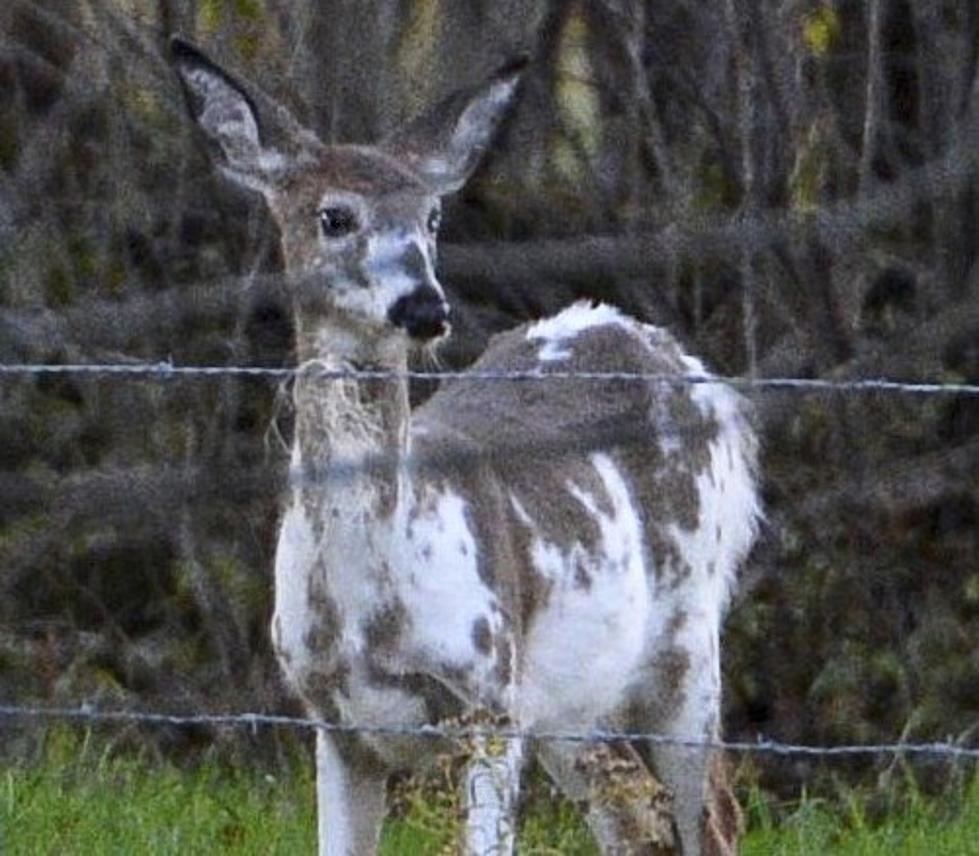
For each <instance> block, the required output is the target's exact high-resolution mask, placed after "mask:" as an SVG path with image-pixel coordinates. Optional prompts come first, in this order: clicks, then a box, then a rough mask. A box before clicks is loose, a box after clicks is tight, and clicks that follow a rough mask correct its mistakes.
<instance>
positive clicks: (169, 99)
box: [0, 0, 979, 788]
mask: <svg viewBox="0 0 979 856" xmlns="http://www.w3.org/2000/svg"><path fill="white" fill-rule="evenodd" d="M172 33H180V34H182V35H184V36H185V37H188V38H190V39H193V40H195V41H196V42H197V43H198V44H200V45H201V46H202V47H203V48H204V49H205V50H207V51H208V52H210V53H211V54H212V55H214V56H215V57H216V58H218V59H219V60H220V61H221V62H222V63H223V64H225V65H226V66H227V67H229V68H232V69H234V70H235V71H236V72H237V73H239V74H240V75H241V76H242V77H244V78H247V79H249V80H252V81H256V82H257V83H258V85H259V87H260V88H261V89H262V90H263V91H264V92H265V93H267V94H269V95H271V96H273V97H275V98H277V99H279V100H281V101H282V102H283V103H285V104H287V105H288V106H289V107H290V109H291V110H293V111H294V112H295V113H296V114H297V115H298V116H300V117H301V119H302V120H303V121H304V122H305V123H306V124H308V125H309V126H311V127H313V128H315V129H316V130H317V131H318V132H319V133H320V134H321V135H322V136H323V137H324V138H325V139H328V140H331V141H337V142H346V141H359V142H362V141H369V140H374V139H377V138H378V137H379V136H381V135H383V134H384V133H385V132H386V131H389V130H390V129H392V128H393V127H396V126H397V125H398V124H399V123H400V122H401V121H403V120H405V119H406V118H408V117H410V116H412V115H413V114H414V113H415V112H416V111H417V110H418V109H420V108H421V107H422V106H424V105H426V104H428V103H430V102H431V101H433V100H434V99H436V98H437V97H439V96H440V95H443V94H445V93H447V92H449V91H451V90H452V89H453V88H455V87H457V86H461V85H467V84H471V83H474V82H476V81H479V80H481V79H483V78H484V77H485V76H486V75H487V74H488V73H489V72H491V71H492V70H493V69H494V68H495V67H497V66H498V65H499V64H501V63H502V62H504V61H506V60H507V59H508V58H510V57H512V56H513V55H515V54H517V53H520V52H526V53H527V54H529V56H530V57H531V65H530V70H529V72H528V74H527V77H526V79H525V81H524V84H523V86H522V89H521V93H520V97H519V99H518V103H517V105H516V108H515V110H514V113H513V115H512V116H511V117H510V119H509V120H508V122H507V124H506V126H505V128H504V130H503V133H502V134H501V137H500V139H499V140H498V141H497V144H496V146H495V147H494V149H493V151H492V152H491V153H490V154H489V156H488V157H487V159H486V162H485V163H484V164H483V166H482V168H481V170H480V172H479V173H478V175H477V177H476V178H475V179H474V181H473V182H472V183H471V184H470V185H469V186H468V187H467V188H466V189H465V190H464V191H463V192H462V194H461V195H460V196H458V197H457V198H454V199H453V200H451V201H450V202H449V204H448V206H447V210H446V213H445V217H444V228H443V237H442V249H441V278H442V281H443V283H444V284H445V285H446V286H447V290H448V292H449V294H450V300H451V302H452V303H453V306H454V311H455V317H456V321H457V323H456V328H455V335H454V337H453V340H452V341H451V343H450V344H449V345H448V347H447V348H445V349H444V351H443V360H444V363H445V364H446V365H447V366H448V367H451V368H455V367H462V366H465V365H466V364H467V363H468V362H470V361H472V360H473V359H474V358H475V357H476V356H477V355H478V354H479V353H480V351H481V350H482V348H483V347H484V345H485V343H486V341H487V339H488V337H489V336H490V335H492V334H493V333H494V332H496V331H499V330H502V329H505V328H507V327H510V326H513V325H515V324H516V323H518V322H520V321H522V320H524V319H528V318H533V317H537V316H539V315H541V314H544V313H547V312H551V311H554V310H556V309H557V308H559V307H561V306H563V305H565V304H567V303H568V302H570V301H571V300H572V299H574V298H578V297H592V298H596V299H602V300H608V301H611V302H614V303H616V304H617V305H619V306H621V307H622V308H623V309H625V310H626V311H628V312H631V313H634V314H636V315H638V316H640V317H642V318H644V319H645V320H648V321H651V322H654V323H658V324H663V325H665V326H667V327H669V328H670V329H671V330H673V331H674V332H675V333H676V334H677V335H678V336H679V337H680V338H681V339H682V340H683V341H684V342H685V343H686V344H687V346H688V348H689V349H690V350H691V352H693V353H696V354H699V355H700V356H702V357H704V358H705V360H706V362H707V363H708V364H709V365H710V367H711V368H712V369H714V370H716V371H718V372H720V373H722V374H728V375H740V376H745V377H775V376H780V377H806V378H824V379H832V380H846V379H853V378H867V377H879V376H886V377H889V378H892V379H899V380H907V381H916V380H929V381H936V382H948V383H952V382H967V383H973V384H975V383H979V288H977V278H979V267H977V264H976V260H977V249H979V236H977V230H976V215H977V206H979V195H977V192H979V169H977V159H976V154H975V152H976V149H977V142H979V73H977V72H979V7H977V5H976V4H975V3H972V2H969V0H929V1H928V2H909V0H867V2H850V0H831V2H823V3H819V2H811V0H716V2H711V3H705V2H701V0H656V2H643V0H522V2H517V0H467V2H457V0H333V2H330V3H326V2H321V0H6V2H4V3H3V4H2V6H0V362H2V363H5V364H22V363H130V362H133V363H135V362H145V361H150V362H157V361H161V360H172V361H173V363H175V364H177V365H249V366H266V367H281V366H289V365H290V364H291V361H292V342H291V339H290V319H289V310H288V304H287V301H286V300H285V299H284V298H283V296H282V292H281V289H280V288H279V287H278V277H277V274H278V273H279V271H280V270H281V259H280V257H279V255H278V250H277V241H276V234H275V230H274V227H273V226H272V224H271V223H270V221H269V217H268V215H267V213H266V212H265V211H264V209H263V205H262V203H261V202H260V200H259V199H258V198H257V197H254V196H251V195H249V194H247V193H245V192H243V191H241V190H238V189H236V188H235V187H234V186H232V185H231V184H230V183H227V182H225V181H223V180H222V179H221V178H220V177H219V176H217V175H216V174H215V173H214V172H213V171H212V169H211V167H210V165H209V163H208V161H207V158H206V155H205V151H204V147H203V143H202V140H201V139H200V138H199V137H198V136H196V135H195V132H194V130H193V129H192V128H191V125H190V122H189V121H187V119H186V116H185V113H184V109H183V105H182V102H181V96H180V93H179V91H178V87H177V84H176V80H175V78H174V77H173V75H172V72H171V71H170V69H169V68H168V66H167V64H166V62H165V59H164V53H165V45H166V40H167V38H168V36H169V35H170V34H172ZM425 387H426V384H419V388H418V390H417V395H418V396H419V397H420V396H423V395H424V394H425V393H426V389H425ZM288 392H289V390H288V384H287V383H285V382H279V381H274V380H272V381H270V380H269V379H268V378H242V377H209V378H193V379H188V378H184V379H174V378H171V379H168V380H165V381H164V380H161V379H159V378H146V377H143V378H137V377H120V376H114V375H108V376H102V375H50V374H42V375H30V374H28V375H23V374H17V375H12V374H4V375H2V376H0V699H2V700H3V701H4V702H6V703H20V704H31V703H39V704H48V705H71V706H74V705H78V704H80V703H87V704H93V705H97V706H101V707H106V708H130V707H132V708H140V709H154V710H171V711H183V712H187V711H205V710H222V711H224V710H261V711H267V712H289V713H298V712H299V711H298V707H297V706H296V703H295V701H294V700H291V699H290V698H289V697H288V695H287V693H286V692H285V691H284V689H283V687H282V685H281V683H280V680H279V678H278V675H277V669H276V666H275V664H274V662H273V658H272V656H271V653H270V648H269V640H268V632H267V624H268V618H269V609H270V595H271V568H272V552H273V545H274V534H275V526H276V510H277V504H278V499H279V496H280V494H281V490H282V487H283V483H284V474H285V463H286V456H285V445H284V443H285V442H287V441H288V437H289V435H290V430H291V427H290V403H289V394H288ZM746 392H747V394H748V395H750V397H751V398H752V399H753V401H754V403H755V406H756V410H757V414H758V421H759V427H760V433H761V436H762V440H763V463H762V475H763V480H764V495H765V505H766V509H767V513H768V520H769V522H768V525H767V527H766V530H765V532H764V533H763V538H762V542H761V544H760V545H759V547H758V548H757V549H756V550H755V552H754V554H753V556H752V558H751V561H750V562H749V566H748V567H747V568H746V569H745V576H744V584H743V586H742V588H741V590H740V592H739V594H738V598H737V603H736V605H735V608H734V609H733V611H732V613H731V615H730V617H729V620H728V625H727V631H726V636H725V648H724V675H725V687H726V690H725V692H726V718H725V732H726V735H727V736H728V737H730V738H747V739H753V738H754V736H755V735H757V734H765V735H769V736H773V737H776V738H778V739H780V740H784V741H790V742H805V743H813V744H832V743H838V742H864V741H869V742H878V741H881V742H889V741H893V740H897V739H908V740H930V739H946V738H951V739H953V740H957V741H959V742H961V743H962V744H963V745H968V746H977V745H979V733H977V731H979V644H977V640H979V397H976V396H967V395H958V396H953V395H935V396H923V395H919V396H912V395H907V394H893V393H890V394H884V393H879V392H877V393H871V392H818V393H817V392H812V391H806V392H800V391H798V390H771V389H754V390H752V389H748V390H747V391H746ZM123 733H124V737H125V739H126V740H127V741H132V742H135V743H137V744H139V745H142V746H150V747H152V748H153V750H154V751H160V752H163V753H177V754H181V753H186V752H193V751H195V749H196V748H199V747H200V746H202V745H204V744H211V743H212V742H213V741H215V740H218V741H228V742H229V743H233V742H234V741H242V740H244V741H248V740H249V739H251V738H249V735H248V734H242V733H240V732H233V733H232V732H227V731H222V732H220V733H213V732H210V731H206V730H203V729H165V728H147V729H143V730H140V729H136V728H133V729H132V730H129V731H124V732H123ZM36 737H37V730H36V728H33V727H31V724H30V723H27V724H24V723H21V724H20V725H19V726H18V727H17V728H14V727H13V726H12V725H10V724H9V723H8V724H5V725H4V747H3V750H4V752H8V753H12V754H14V755H16V754H18V753H24V752H27V751H29V749H30V747H31V746H32V745H33V742H34V741H35V740H36ZM252 749H254V747H252ZM250 751H251V750H250ZM763 763H767V764H768V766H767V767H765V769H764V770H763V774H764V776H765V777H766V780H767V781H768V782H769V783H770V784H771V786H772V787H775V788H790V787H794V786H795V785H797V784H798V783H799V782H801V781H805V782H809V783H812V782H814V781H816V780H818V779H819V777H820V775H824V774H825V775H829V774H832V775H834V776H835V775H851V776H860V775H866V774H872V773H874V772H879V771H880V770H881V769H883V768H884V767H885V766H886V765H887V764H888V763H889V759H876V760H875V759H871V760H866V759H864V760H862V761H847V762H845V763H843V762H841V761H840V760H839V759H835V760H833V761H832V762H831V763H830V762H825V761H818V760H816V759H811V758H802V759H793V760H792V761H791V762H788V761H785V760H771V761H768V762H763ZM921 769H922V771H923V773H924V775H925V780H926V781H927V780H928V778H929V777H932V778H933V779H934V780H935V782H936V783H938V782H941V781H942V780H944V777H945V774H946V773H947V769H948V766H947V762H945V761H941V760H938V761H933V762H929V763H927V764H924V765H923V766H922V768H921Z"/></svg>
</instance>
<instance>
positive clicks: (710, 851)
mask: <svg viewBox="0 0 979 856" xmlns="http://www.w3.org/2000/svg"><path fill="white" fill-rule="evenodd" d="M703 650H706V651H711V652H712V651H716V646H714V647H711V646H710V645H706V646H705V647H704V649H703ZM664 659H668V658H664ZM660 690H661V692H660V693H659V700H660V703H659V704H657V703H656V702H655V701H653V702H652V703H651V704H650V705H649V706H648V707H647V708H645V709H640V710H639V711H638V713H639V716H638V718H637V719H636V721H634V722H633V725H634V727H636V728H637V729H638V730H641V731H646V732H650V733H653V734H657V735H661V736H662V737H664V738H666V739H667V741H668V740H669V739H670V738H675V739H676V740H677V741H680V742H685V741H704V742H708V743H710V742H714V741H716V740H717V739H718V737H719V722H720V717H721V702H720V674H719V669H718V667H717V664H716V659H715V658H714V657H712V656H708V657H706V658H703V661H702V662H699V663H698V662H697V661H696V660H693V659H692V658H691V661H690V668H689V669H687V670H686V671H685V673H684V675H683V677H682V679H680V680H679V681H674V682H672V686H667V685H666V684H661V685H660ZM663 699H670V700H671V701H670V703H668V704H666V705H664V704H662V700H663ZM648 749H649V754H650V756H651V760H652V767H653V770H654V771H655V772H656V775H657V776H659V777H660V778H661V779H662V780H663V781H664V782H666V783H667V784H668V785H669V786H670V788H671V789H672V791H673V795H674V797H675V799H676V823H677V828H678V830H679V833H680V838H681V840H682V842H683V852H684V853H688V854H703V856H728V854H734V853H736V852H737V840H738V835H739V834H740V831H741V825H742V818H741V810H740V808H739V806H738V802H737V800H736V799H735V797H734V793H733V791H732V790H731V787H730V784H729V780H728V775H727V768H726V763H725V759H724V756H723V754H722V753H720V752H719V751H717V750H711V749H708V748H705V747H703V746H686V745H677V744H671V743H669V742H665V743H660V742H650V743H649V745H648Z"/></svg>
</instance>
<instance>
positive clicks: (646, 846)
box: [537, 742, 681, 856]
mask: <svg viewBox="0 0 979 856" xmlns="http://www.w3.org/2000/svg"><path fill="white" fill-rule="evenodd" d="M537 756H538V758H539V759H540V762H541V764H543V766H544V769H545V770H546V771H547V773H548V775H549V776H550V777H551V778H552V779H553V780H554V782H555V783H556V784H557V785H558V787H560V788H561V790H562V791H563V792H564V794H565V796H567V797H568V798H569V799H571V800H572V801H573V802H575V803H578V804H579V805H581V806H582V807H583V808H584V811H585V820H586V822H587V823H588V828H589V829H590V830H591V833H592V835H593V836H594V837H595V841H596V842H597V844H598V846H599V849H600V850H601V852H602V853H603V854H606V856H640V854H642V856H668V854H669V856H674V854H678V853H680V852H681V851H680V847H679V837H678V836H677V832H676V827H675V824H674V820H673V798H672V795H671V794H670V792H669V790H668V789H667V788H666V787H664V786H663V785H662V784H661V783H660V782H659V781H658V780H657V779H656V778H655V777H654V776H653V775H652V774H651V773H650V771H649V768H648V767H647V766H646V765H645V764H644V763H643V760H642V758H641V757H640V755H639V753H638V752H637V751H636V750H635V748H634V747H633V746H632V745H630V744H628V743H623V742H617V743H596V744H593V745H582V744H580V743H579V744H573V743H561V742H551V743H542V744H540V746H539V747H538V749H537Z"/></svg>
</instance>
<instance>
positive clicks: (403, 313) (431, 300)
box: [388, 285, 449, 339]
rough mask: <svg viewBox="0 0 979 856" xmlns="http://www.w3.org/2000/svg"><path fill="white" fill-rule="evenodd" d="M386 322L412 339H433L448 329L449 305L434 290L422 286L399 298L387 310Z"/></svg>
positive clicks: (427, 286) (428, 286)
mask: <svg viewBox="0 0 979 856" xmlns="http://www.w3.org/2000/svg"><path fill="white" fill-rule="evenodd" d="M388 320H389V321H390V322H391V323H392V324H394V326H395V327H402V328H404V329H405V330H407V331H408V335H409V336H411V337H412V338H413V339H434V338H436V337H437V336H442V335H444V334H445V333H446V332H447V331H448V329H449V305H448V304H447V303H446V302H445V298H443V297H442V295H441V294H439V293H438V292H437V291H436V290H435V289H434V288H432V287H431V286H430V285H424V286H422V287H421V288H416V289H415V290H414V291H413V292H411V294H406V295H404V297H399V298H398V299H397V300H396V301H395V303H394V305H393V306H392V307H391V308H390V309H389V310H388Z"/></svg>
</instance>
